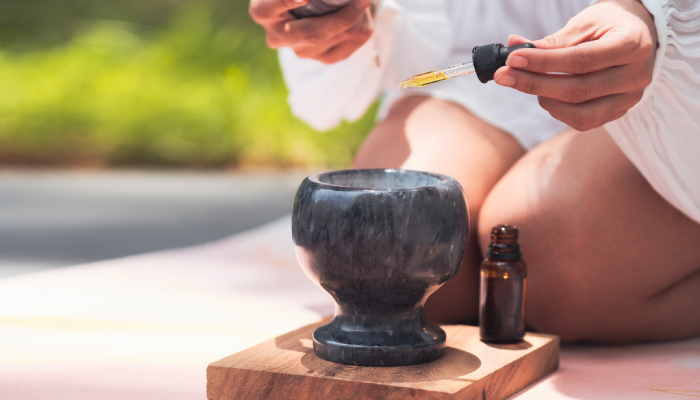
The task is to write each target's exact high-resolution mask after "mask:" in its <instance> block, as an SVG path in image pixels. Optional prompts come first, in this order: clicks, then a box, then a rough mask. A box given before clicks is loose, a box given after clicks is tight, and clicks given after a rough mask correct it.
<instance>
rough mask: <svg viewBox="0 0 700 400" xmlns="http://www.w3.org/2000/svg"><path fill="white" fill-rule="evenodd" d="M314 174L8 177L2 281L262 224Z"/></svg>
mask: <svg viewBox="0 0 700 400" xmlns="http://www.w3.org/2000/svg"><path fill="white" fill-rule="evenodd" d="M306 175H308V173H303V172H298V171H297V172H284V173H200V172H144V171H129V172H110V171H108V172H104V171H99V172H64V171H59V172H30V171H0V278H3V277H8V276H13V275H19V274H24V273H29V272H34V271H40V270H43V269H48V268H58V267H63V266H69V265H75V264H81V263H87V262H92V261H100V260H106V259H111V258H117V257H123V256H128V255H133V254H138V253H144V252H151V251H156V250H163V249H169V248H176V247H183V246H190V245H196V244H201V243H205V242H209V241H212V240H216V239H220V238H222V237H226V236H229V235H232V234H235V233H238V232H241V231H244V230H247V229H250V228H253V227H256V226H258V225H261V224H263V223H266V222H269V221H272V220H275V219H277V218H279V217H282V216H284V215H286V214H289V213H290V212H291V210H292V203H293V198H294V193H295V192H296V188H297V187H298V185H299V183H301V180H302V179H303V178H304V176H306Z"/></svg>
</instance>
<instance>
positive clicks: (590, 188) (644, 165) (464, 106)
mask: <svg viewBox="0 0 700 400" xmlns="http://www.w3.org/2000/svg"><path fill="white" fill-rule="evenodd" d="M306 2H307V0H251V3H250V13H251V15H252V17H253V18H254V19H255V20H256V21H257V22H258V23H259V24H261V25H262V26H263V27H264V28H265V29H266V32H267V40H268V44H269V45H270V46H271V47H273V48H280V61H281V64H282V67H283V72H284V75H285V80H286V82H287V85H288V87H289V90H290V96H289V102H290V105H291V107H292V110H293V112H294V113H295V114H296V115H297V116H299V117H300V118H302V119H304V120H305V121H307V122H308V123H309V124H310V125H312V126H314V127H316V128H318V129H328V128H331V127H333V126H334V125H336V124H338V123H339V122H340V121H341V120H342V119H350V120H352V119H355V118H358V117H359V116H361V115H362V114H363V113H364V112H365V110H366V109H367V107H368V106H369V105H370V104H371V103H372V102H373V101H375V99H376V98H378V97H380V96H381V98H382V101H381V106H380V110H379V118H378V123H377V125H376V127H375V128H374V130H373V131H372V132H371V134H370V135H369V136H368V138H367V139H366V141H365V142H364V144H363V145H362V147H361V149H360V150H359V152H358V154H357V156H356V160H355V162H354V167H355V168H405V169H414V170H424V171H433V172H438V173H443V174H447V175H450V176H452V177H454V178H456V179H457V180H458V181H459V182H460V183H461V184H462V186H463V188H464V191H465V194H466V197H467V199H468V203H469V208H470V214H471V217H472V218H471V226H470V228H471V232H472V233H473V234H472V235H470V244H469V249H468V251H467V254H466V256H465V258H464V261H463V264H462V267H461V269H460V271H459V272H458V274H457V275H456V276H455V277H454V278H453V279H452V280H451V281H450V282H448V283H447V284H446V285H445V286H444V287H443V288H441V289H440V290H439V291H438V292H436V293H435V294H434V295H433V296H431V298H430V299H429V300H428V304H427V306H426V314H427V315H428V317H429V318H430V319H432V320H434V321H437V322H442V323H475V322H476V320H477V307H478V290H479V289H478V267H479V264H480V261H481V259H482V255H483V254H484V253H485V248H486V246H488V243H489V232H490V228H491V227H493V226H494V225H496V224H499V223H509V224H514V225H517V226H518V227H519V228H520V231H521V236H520V243H521V246H522V251H523V254H524V258H525V260H526V261H527V263H528V267H529V268H528V283H527V284H528V293H527V321H528V326H529V327H530V328H531V329H534V330H537V331H542V332H551V333H555V334H558V335H560V336H561V338H562V340H565V341H579V340H581V341H597V342H607V343H616V342H634V341H648V340H668V339H678V338H685V337H690V336H694V335H698V334H700V313H698V311H697V310H698V309H699V308H700V156H699V155H698V154H700V50H699V49H700V18H698V16H700V2H697V1H691V0H643V1H638V0H601V1H598V2H595V3H594V4H590V0H570V1H566V2H563V1H557V0H499V1H469V2H467V1H462V0H433V1H421V0H404V1H400V0H383V1H380V2H378V3H377V4H373V5H371V4H370V0H355V1H354V2H353V3H351V4H350V5H347V6H345V7H344V8H342V9H340V10H338V11H336V12H335V13H332V14H329V15H325V16H320V17H314V18H306V19H294V18H293V17H292V16H291V15H290V14H289V13H288V10H289V9H292V8H296V7H299V6H301V5H303V4H306ZM368 10H369V11H368ZM371 10H374V12H370V11H371ZM509 34H513V35H511V36H509V37H508V35H509ZM505 37H508V45H514V44H519V43H524V42H527V41H529V40H528V39H525V38H529V39H536V40H534V41H532V43H534V44H535V45H536V47H537V48H536V49H522V50H518V51H515V52H513V53H512V54H511V55H510V57H509V59H508V62H507V66H505V67H502V68H500V69H499V70H498V71H497V73H496V75H495V84H494V83H489V84H486V85H482V84H481V83H479V82H478V80H477V79H476V78H475V77H470V76H468V77H463V78H459V79H455V80H450V81H447V82H443V83H439V84H435V85H431V86H428V87H425V88H420V89H410V90H404V91H399V90H396V89H395V88H394V85H395V84H396V83H397V82H399V81H401V80H403V79H405V78H408V77H410V76H412V75H415V74H416V73H420V72H424V71H428V70H433V69H436V68H438V67H444V66H448V65H452V64H457V63H460V62H464V61H469V60H470V59H471V55H470V53H471V49H472V48H473V47H474V46H477V45H485V44H490V43H494V42H500V41H502V40H503V38H505Z"/></svg>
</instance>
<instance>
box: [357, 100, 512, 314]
mask: <svg viewBox="0 0 700 400" xmlns="http://www.w3.org/2000/svg"><path fill="white" fill-rule="evenodd" d="M523 154H524V151H523V149H522V147H521V146H520V145H519V144H518V143H517V142H516V141H515V139H513V138H512V137H511V136H510V135H509V134H507V133H505V132H503V131H501V130H499V129H497V128H494V127H493V126H491V125H489V124H487V123H485V122H483V121H481V120H480V119H479V118H477V117H475V116H474V115H472V114H471V113H469V112H468V111H467V110H465V109H464V108H462V107H461V106H459V105H457V104H454V103H451V102H447V101H443V100H437V99H432V98H428V97H409V98H405V99H403V100H401V101H399V102H397V103H396V104H395V105H394V106H393V107H392V109H391V111H390V112H389V115H388V116H387V118H386V119H385V120H384V121H382V122H381V123H380V124H379V125H378V126H377V127H376V128H375V129H374V131H373V132H372V134H371V135H370V136H369V138H368V139H367V141H366V142H365V143H364V145H363V146H362V148H361V149H360V151H359V153H358V155H357V159H356V161H355V165H354V167H355V168H405V169H412V170H420V171H430V172H437V173H441V174H446V175H449V176H452V177H453V178H455V179H457V180H458V181H459V182H460V183H461V184H462V187H463V188H464V192H465V194H466V197H467V201H468V203H469V211H470V214H471V226H470V232H471V235H470V237H469V249H468V250H467V255H466V256H465V259H464V262H463V263H462V267H461V268H460V271H459V272H458V273H457V275H456V276H455V277H454V278H453V279H452V280H451V281H450V282H448V283H447V284H446V285H445V286H444V287H443V288H441V289H440V290H438V291H437V292H436V293H434V294H433V295H432V296H431V297H430V298H429V300H428V304H427V306H426V314H427V316H428V318H429V319H430V320H432V321H436V322H441V323H458V322H469V323H476V322H477V307H478V294H479V284H478V266H479V264H480V262H481V256H480V254H479V246H478V243H477V238H478V235H477V230H476V222H477V216H478V215H479V210H480V209H481V204H482V202H483V201H484V198H485V197H486V195H487V194H488V192H489V191H490V190H491V188H492V187H493V185H495V184H496V182H497V181H498V180H499V179H500V178H501V176H502V175H503V174H504V173H505V172H506V171H507V170H508V168H510V166H511V165H512V164H513V163H514V162H515V161H516V160H517V159H518V158H519V157H521V156H522V155H523Z"/></svg>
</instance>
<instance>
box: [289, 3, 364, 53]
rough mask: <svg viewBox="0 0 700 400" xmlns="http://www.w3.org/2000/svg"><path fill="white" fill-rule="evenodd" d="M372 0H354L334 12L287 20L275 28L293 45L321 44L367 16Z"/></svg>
mask: <svg viewBox="0 0 700 400" xmlns="http://www.w3.org/2000/svg"><path fill="white" fill-rule="evenodd" d="M371 2H372V0H357V1H353V2H351V3H350V4H348V5H347V6H345V7H343V8H341V9H340V10H338V11H336V12H334V13H332V14H328V15H324V16H321V17H313V18H302V19H297V20H293V21H287V22H284V23H283V24H280V26H278V27H276V28H275V30H276V31H277V34H279V35H282V36H284V37H285V40H286V41H287V42H288V43H289V44H291V45H293V44H302V45H316V44H320V43H322V42H324V41H326V40H328V39H330V38H332V37H334V36H336V35H338V34H339V33H341V32H344V31H347V30H348V29H350V28H352V27H353V26H354V25H355V24H356V23H357V22H358V21H360V20H361V19H362V18H364V17H365V9H366V8H367V7H368V6H369V4H370V3H371ZM280 29H281V32H280V31H279V30H280Z"/></svg>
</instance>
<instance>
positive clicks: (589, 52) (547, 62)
mask: <svg viewBox="0 0 700 400" xmlns="http://www.w3.org/2000/svg"><path fill="white" fill-rule="evenodd" d="M527 42H529V40H527V39H523V38H521V37H518V36H515V35H511V37H510V38H509V39H508V46H513V45H516V44H521V43H527ZM532 43H533V44H534V45H535V46H537V49H522V50H517V51H514V52H513V53H512V54H511V55H510V56H509V57H508V60H507V62H506V66H505V67H501V68H500V69H499V70H498V71H496V74H495V76H494V80H495V81H496V83H498V84H499V85H502V86H508V87H512V88H514V89H516V90H519V91H521V92H524V93H529V94H534V95H537V98H538V99H539V103H540V106H542V108H544V109H545V110H547V111H549V113H550V114H551V115H552V116H553V117H554V118H556V119H558V120H559V121H562V122H564V123H566V124H567V125H569V126H571V127H572V128H574V129H576V130H579V131H586V130H589V129H593V128H596V127H599V126H601V125H603V124H606V123H608V122H610V121H614V120H616V119H618V118H620V117H622V116H623V115H625V113H627V110H629V109H630V108H632V106H634V105H635V104H637V103H638V102H639V100H641V99H642V95H643V94H644V88H645V87H647V86H649V84H650V83H651V79H652V73H653V69H654V57H655V55H656V28H655V27H654V21H653V18H652V17H651V15H650V14H649V12H648V11H647V10H646V8H644V6H643V5H642V4H641V3H639V2H637V1H635V0H607V1H606V0H603V1H600V2H598V3H596V4H593V5H592V6H590V7H588V8H586V9H585V10H583V11H582V12H581V13H580V14H578V15H577V16H575V17H574V18H572V19H571V20H570V21H569V22H568V23H567V24H566V26H565V27H564V29H562V30H560V31H559V32H557V33H555V34H553V35H550V36H547V37H545V38H544V39H541V40H537V41H534V42H532ZM548 72H564V73H566V74H548Z"/></svg>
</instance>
